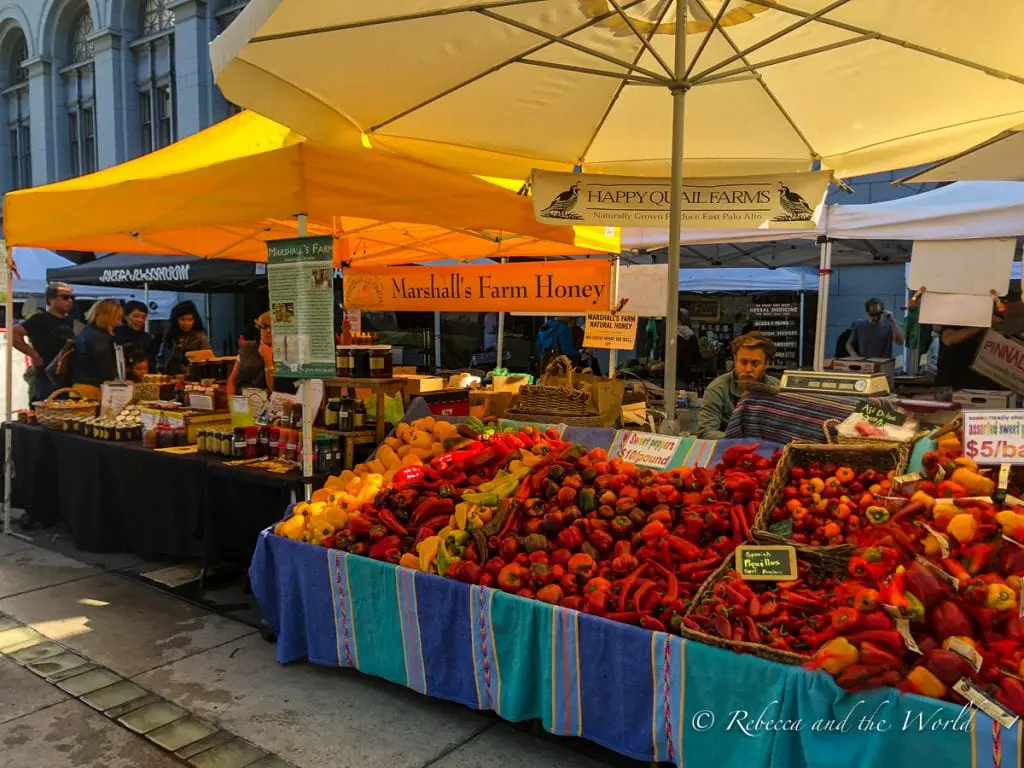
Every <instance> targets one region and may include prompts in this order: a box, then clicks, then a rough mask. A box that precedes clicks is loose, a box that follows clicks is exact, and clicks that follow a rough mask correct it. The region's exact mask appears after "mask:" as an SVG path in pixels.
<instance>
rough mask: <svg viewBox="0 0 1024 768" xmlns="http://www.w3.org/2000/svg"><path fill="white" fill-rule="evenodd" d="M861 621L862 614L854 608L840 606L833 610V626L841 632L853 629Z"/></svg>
mask: <svg viewBox="0 0 1024 768" xmlns="http://www.w3.org/2000/svg"><path fill="white" fill-rule="evenodd" d="M859 622H860V614H859V613H857V611H856V610H855V609H853V608H840V609H838V610H836V611H833V612H832V628H833V629H835V630H836V631H837V632H839V633H840V634H843V633H845V632H849V631H851V630H852V629H853V628H854V627H856V626H857V624H858V623H859Z"/></svg>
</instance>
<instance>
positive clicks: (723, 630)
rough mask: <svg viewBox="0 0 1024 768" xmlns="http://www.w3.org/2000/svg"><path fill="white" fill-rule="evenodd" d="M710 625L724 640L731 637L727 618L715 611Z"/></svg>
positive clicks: (730, 628)
mask: <svg viewBox="0 0 1024 768" xmlns="http://www.w3.org/2000/svg"><path fill="white" fill-rule="evenodd" d="M711 623H712V626H713V627H714V629H715V632H717V633H718V634H719V635H720V636H721V637H724V638H725V639H726V640H730V639H732V624H730V623H729V619H728V618H726V617H725V616H723V615H722V614H720V613H716V614H715V616H714V618H713V619H712V620H711Z"/></svg>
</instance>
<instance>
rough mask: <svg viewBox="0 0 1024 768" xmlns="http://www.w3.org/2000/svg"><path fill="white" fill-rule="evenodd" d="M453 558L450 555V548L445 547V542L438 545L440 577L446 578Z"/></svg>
mask: <svg viewBox="0 0 1024 768" xmlns="http://www.w3.org/2000/svg"><path fill="white" fill-rule="evenodd" d="M451 563H452V557H451V555H450V554H449V553H448V547H446V546H445V543H444V540H443V539H442V541H441V543H440V544H438V545H437V572H438V574H439V575H441V576H444V575H445V573H446V572H447V571H448V568H449V567H450V566H451Z"/></svg>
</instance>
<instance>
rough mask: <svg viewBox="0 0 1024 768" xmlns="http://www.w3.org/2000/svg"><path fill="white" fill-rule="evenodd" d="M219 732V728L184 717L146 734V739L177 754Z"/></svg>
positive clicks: (193, 718) (196, 719)
mask: <svg viewBox="0 0 1024 768" xmlns="http://www.w3.org/2000/svg"><path fill="white" fill-rule="evenodd" d="M216 732H217V726H215V725H211V724H210V723H207V722H204V721H202V720H199V719H198V718H195V717H183V718H181V719H180V720H175V721H174V722H173V723H168V724H167V725H164V726H161V727H160V728H157V729H156V730H153V731H150V732H149V733H147V734H146V738H147V739H149V740H150V741H152V742H153V743H154V744H156V745H157V746H159V747H163V748H164V749H166V750H167V751H168V752H176V751H177V750H179V749H182V748H183V747H187V746H188V745H189V744H194V743H195V742H197V741H199V740H200V739H205V738H206V737H207V736H210V735H211V734H213V733H216Z"/></svg>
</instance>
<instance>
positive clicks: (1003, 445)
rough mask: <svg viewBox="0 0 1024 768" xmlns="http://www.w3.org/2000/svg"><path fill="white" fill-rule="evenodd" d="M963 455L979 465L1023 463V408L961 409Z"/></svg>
mask: <svg viewBox="0 0 1024 768" xmlns="http://www.w3.org/2000/svg"><path fill="white" fill-rule="evenodd" d="M964 454H965V455H966V456H967V458H969V459H974V460H975V461H977V462H978V463H979V464H1024V411H973V410H965V411H964Z"/></svg>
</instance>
